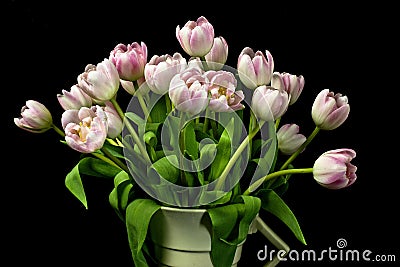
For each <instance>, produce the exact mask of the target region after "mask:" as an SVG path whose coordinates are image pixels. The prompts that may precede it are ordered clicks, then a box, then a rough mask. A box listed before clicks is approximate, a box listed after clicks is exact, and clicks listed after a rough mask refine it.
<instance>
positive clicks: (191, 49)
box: [176, 16, 214, 57]
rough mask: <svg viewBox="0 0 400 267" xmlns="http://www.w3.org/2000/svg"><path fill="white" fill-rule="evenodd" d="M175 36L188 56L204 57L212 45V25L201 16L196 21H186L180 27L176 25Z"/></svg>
mask: <svg viewBox="0 0 400 267" xmlns="http://www.w3.org/2000/svg"><path fill="white" fill-rule="evenodd" d="M176 38H177V39H178V41H179V43H180V45H181V47H182V49H183V50H184V51H185V52H186V53H187V54H188V55H189V56H192V57H204V56H205V55H206V54H207V53H208V52H210V50H211V47H212V45H213V42H214V27H213V26H212V25H211V23H209V22H208V20H207V19H206V18H205V17H203V16H201V17H199V18H198V19H197V20H196V21H188V22H186V24H185V26H184V27H183V28H182V29H181V28H180V27H179V25H178V26H177V27H176Z"/></svg>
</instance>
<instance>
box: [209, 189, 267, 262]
mask: <svg viewBox="0 0 400 267" xmlns="http://www.w3.org/2000/svg"><path fill="white" fill-rule="evenodd" d="M242 200H243V203H238V204H231V205H226V206H220V207H216V208H211V209H208V210H207V211H208V214H209V216H210V219H211V223H212V238H211V260H212V262H213V264H214V266H216V267H218V266H221V267H224V266H231V265H232V262H233V259H234V256H235V252H236V248H237V246H238V245H239V244H240V243H242V242H243V241H244V240H245V239H246V238H247V235H248V232H249V227H250V224H251V223H252V222H253V220H254V218H255V217H256V216H257V214H258V212H259V210H260V207H261V200H260V199H259V198H257V197H253V196H243V197H242ZM221 255H224V256H223V257H221Z"/></svg>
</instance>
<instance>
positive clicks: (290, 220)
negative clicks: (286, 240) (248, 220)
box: [257, 189, 306, 244]
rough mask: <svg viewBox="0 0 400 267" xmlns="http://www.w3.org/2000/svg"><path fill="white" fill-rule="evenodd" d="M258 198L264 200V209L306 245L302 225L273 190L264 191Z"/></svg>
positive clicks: (261, 191) (260, 192)
mask: <svg viewBox="0 0 400 267" xmlns="http://www.w3.org/2000/svg"><path fill="white" fill-rule="evenodd" d="M257 196H258V197H260V198H261V199H262V208H263V209H264V210H266V211H268V212H270V213H272V214H274V215H275V216H276V217H278V218H279V219H280V220H281V221H282V222H284V223H285V224H286V226H288V227H289V229H290V230H291V231H292V232H293V234H294V235H295V236H296V238H297V239H298V240H299V241H300V242H302V243H303V244H306V240H305V239H304V236H303V232H302V231H301V229H300V225H299V223H298V221H297V219H296V217H295V215H294V214H293V212H292V211H291V210H290V208H289V207H288V206H287V205H286V203H285V202H284V201H283V200H282V199H281V198H280V197H279V195H278V194H276V193H275V192H274V191H273V190H271V189H262V190H260V191H259V192H258V193H257Z"/></svg>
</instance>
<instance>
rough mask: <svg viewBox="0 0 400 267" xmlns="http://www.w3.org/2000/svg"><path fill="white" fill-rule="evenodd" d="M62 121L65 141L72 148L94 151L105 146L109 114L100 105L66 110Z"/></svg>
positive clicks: (81, 150) (86, 151)
mask: <svg viewBox="0 0 400 267" xmlns="http://www.w3.org/2000/svg"><path fill="white" fill-rule="evenodd" d="M68 119H69V120H70V121H69V122H68ZM62 121H63V127H64V131H65V141H66V142H67V144H68V145H69V146H70V147H71V148H72V149H74V150H76V151H79V152H81V153H92V152H94V151H96V150H98V149H100V148H102V147H103V144H104V141H105V140H106V138H107V127H108V125H107V115H106V113H105V112H104V110H103V109H102V108H101V107H100V106H93V107H92V108H87V107H82V108H81V109H80V110H79V111H78V110H67V111H64V113H63V115H62Z"/></svg>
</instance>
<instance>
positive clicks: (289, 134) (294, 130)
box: [276, 123, 307, 155]
mask: <svg viewBox="0 0 400 267" xmlns="http://www.w3.org/2000/svg"><path fill="white" fill-rule="evenodd" d="M299 130H300V127H299V126H298V125H297V124H294V123H292V124H285V125H282V126H281V127H280V128H279V130H278V131H277V132H276V137H277V139H278V148H279V150H280V151H281V152H282V153H283V154H285V155H292V154H293V153H294V152H296V150H297V149H298V148H299V147H300V146H301V145H302V144H303V143H304V142H305V141H306V139H307V138H306V137H305V136H304V135H303V134H300V133H299Z"/></svg>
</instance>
